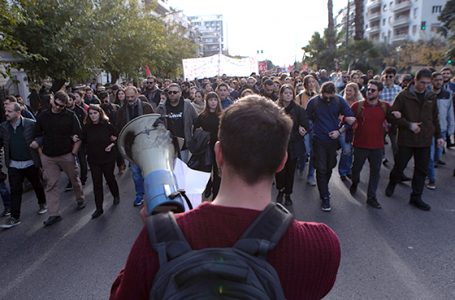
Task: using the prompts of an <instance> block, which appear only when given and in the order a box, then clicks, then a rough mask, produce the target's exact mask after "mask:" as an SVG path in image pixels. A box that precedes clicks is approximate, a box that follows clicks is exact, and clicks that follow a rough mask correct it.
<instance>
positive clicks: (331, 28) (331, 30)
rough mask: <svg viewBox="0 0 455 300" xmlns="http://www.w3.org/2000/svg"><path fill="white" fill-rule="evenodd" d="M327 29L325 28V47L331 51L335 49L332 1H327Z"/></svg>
mask: <svg viewBox="0 0 455 300" xmlns="http://www.w3.org/2000/svg"><path fill="white" fill-rule="evenodd" d="M327 10H328V19H329V20H328V21H329V23H328V27H327V46H328V48H329V49H331V50H332V51H333V50H334V49H335V24H334V20H333V0H328V1H327Z"/></svg>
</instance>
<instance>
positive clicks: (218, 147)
mask: <svg viewBox="0 0 455 300" xmlns="http://www.w3.org/2000/svg"><path fill="white" fill-rule="evenodd" d="M214 150H215V161H216V164H217V165H218V168H220V169H221V168H222V166H223V164H224V157H223V151H222V150H221V144H220V142H219V141H217V142H216V143H215V147H214Z"/></svg>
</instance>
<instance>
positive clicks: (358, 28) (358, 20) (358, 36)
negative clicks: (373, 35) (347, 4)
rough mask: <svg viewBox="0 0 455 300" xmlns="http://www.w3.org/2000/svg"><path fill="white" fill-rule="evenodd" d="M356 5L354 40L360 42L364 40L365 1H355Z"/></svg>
mask: <svg viewBox="0 0 455 300" xmlns="http://www.w3.org/2000/svg"><path fill="white" fill-rule="evenodd" d="M354 5H355V15H354V22H355V33H354V40H356V41H360V40H362V39H363V0H354Z"/></svg>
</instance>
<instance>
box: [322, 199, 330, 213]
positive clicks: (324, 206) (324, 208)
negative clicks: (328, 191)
mask: <svg viewBox="0 0 455 300" xmlns="http://www.w3.org/2000/svg"><path fill="white" fill-rule="evenodd" d="M321 209H322V211H325V212H329V211H331V210H332V207H331V206H330V198H329V197H324V198H322V204H321Z"/></svg>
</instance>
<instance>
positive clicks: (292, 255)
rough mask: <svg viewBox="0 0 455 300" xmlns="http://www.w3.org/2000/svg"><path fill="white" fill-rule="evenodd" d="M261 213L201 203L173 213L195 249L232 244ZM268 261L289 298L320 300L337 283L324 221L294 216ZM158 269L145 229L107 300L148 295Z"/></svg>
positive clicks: (335, 254) (333, 239) (336, 252)
mask: <svg viewBox="0 0 455 300" xmlns="http://www.w3.org/2000/svg"><path fill="white" fill-rule="evenodd" d="M259 213H260V211H257V210H250V209H243V208H231V207H223V206H218V205H213V204H209V203H203V204H201V205H200V206H199V207H198V208H196V209H194V210H192V211H189V212H186V213H184V214H180V215H177V223H178V225H179V226H180V228H181V229H182V231H183V233H184V234H185V237H186V238H187V240H188V242H189V243H190V245H191V246H192V248H193V249H202V248H209V247H231V246H233V245H234V243H235V242H236V241H237V240H238V239H239V238H240V236H241V235H242V234H243V232H244V231H245V230H246V229H247V227H248V226H249V225H250V224H251V223H252V221H253V220H254V219H255V218H256V217H257V216H258V214H259ZM267 261H268V262H269V263H270V264H271V265H272V266H273V267H274V268H275V270H276V271H277V273H278V275H279V277H280V281H281V285H282V287H283V290H284V293H285V295H286V298H287V299H299V300H301V299H321V298H323V297H324V296H325V295H326V294H327V293H328V292H329V291H330V289H331V288H332V286H333V284H334V283H335V278H336V274H337V270H338V266H339V263H340V244H339V241H338V238H337V236H336V235H335V233H334V232H333V231H332V230H331V229H330V228H329V227H328V226H326V225H324V224H318V223H310V222H299V221H294V222H293V223H292V224H291V225H290V226H289V229H288V231H287V232H286V234H285V235H284V236H283V238H282V239H281V241H280V242H279V243H278V245H277V246H276V247H275V249H274V250H272V251H271V252H270V253H269V255H268V257H267ZM158 269H159V263H158V259H157V255H156V252H155V251H154V250H153V249H152V248H151V246H150V242H149V238H148V235H147V231H146V229H145V228H143V229H142V231H141V233H140V234H139V236H138V238H137V239H136V242H135V243H134V245H133V248H132V249H131V252H130V254H129V256H128V260H127V262H126V265H125V267H124V269H123V270H122V271H120V274H119V275H118V277H117V279H116V280H115V282H114V284H113V285H112V289H111V297H110V299H112V300H114V299H128V300H129V299H148V297H149V292H150V289H151V286H152V283H153V279H154V276H155V274H156V273H157V271H158Z"/></svg>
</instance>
